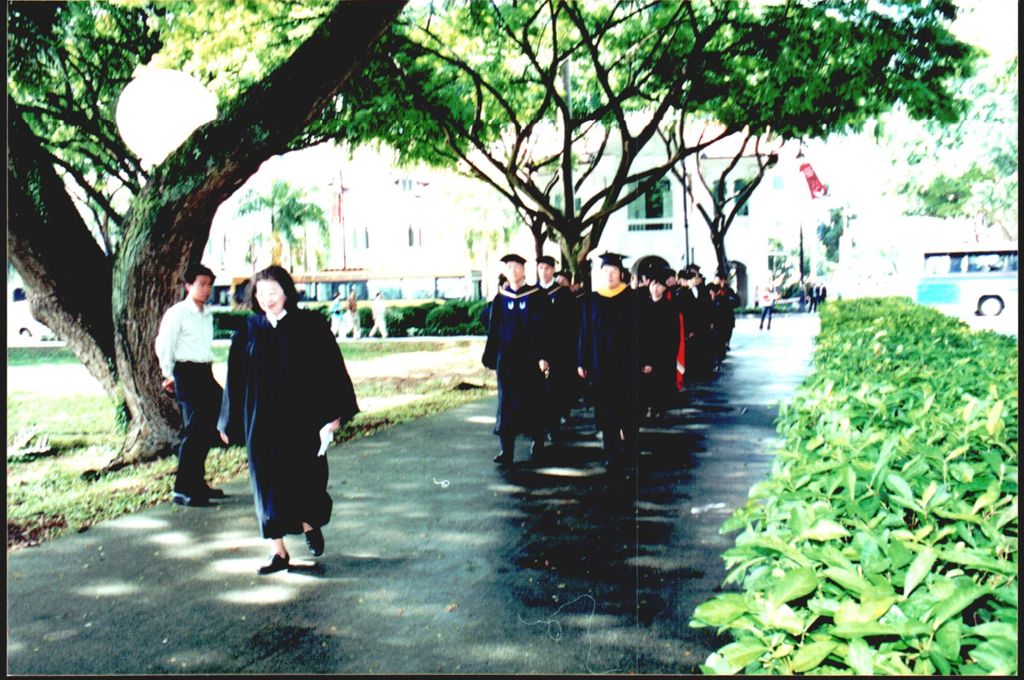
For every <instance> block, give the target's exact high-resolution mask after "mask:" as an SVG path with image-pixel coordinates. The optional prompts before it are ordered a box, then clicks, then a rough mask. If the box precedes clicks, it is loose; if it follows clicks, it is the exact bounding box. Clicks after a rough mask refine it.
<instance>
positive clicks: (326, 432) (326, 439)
mask: <svg viewBox="0 0 1024 680" xmlns="http://www.w3.org/2000/svg"><path fill="white" fill-rule="evenodd" d="M332 441H334V433H333V432H331V424H330V423H327V424H326V425H324V426H323V427H321V428H320V450H319V451H317V452H316V455H317V457H318V458H319V457H322V456H323V455H324V454H325V453H327V447H328V446H330V445H331V442H332Z"/></svg>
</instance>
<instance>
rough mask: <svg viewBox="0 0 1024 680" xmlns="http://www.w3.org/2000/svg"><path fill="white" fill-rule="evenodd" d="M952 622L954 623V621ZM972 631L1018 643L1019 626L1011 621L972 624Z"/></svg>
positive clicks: (990, 638)
mask: <svg viewBox="0 0 1024 680" xmlns="http://www.w3.org/2000/svg"><path fill="white" fill-rule="evenodd" d="M950 623H952V621H951V622H950ZM946 625H949V624H946ZM945 627H946V626H943V628H945ZM940 630H941V629H940ZM970 631H971V634H972V635H978V636H980V637H983V638H987V639H989V640H996V639H1000V640H1008V641H1010V642H1012V643H1014V644H1016V643H1017V626H1014V625H1012V624H1009V623H1003V622H1001V621H990V622H989V623H981V624H978V625H977V626H972V627H971V628H970ZM936 637H938V634H936Z"/></svg>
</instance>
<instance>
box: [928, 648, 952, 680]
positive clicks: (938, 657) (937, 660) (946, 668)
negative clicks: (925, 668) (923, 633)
mask: <svg viewBox="0 0 1024 680" xmlns="http://www.w3.org/2000/svg"><path fill="white" fill-rule="evenodd" d="M928 658H929V659H931V662H932V663H933V664H935V667H936V668H937V669H938V670H939V673H941V674H942V675H952V674H953V668H952V667H951V666H950V665H949V661H948V660H947V659H946V658H945V657H944V656H942V654H940V653H939V652H937V651H935V649H934V648H933V649H932V651H930V652H929V653H928Z"/></svg>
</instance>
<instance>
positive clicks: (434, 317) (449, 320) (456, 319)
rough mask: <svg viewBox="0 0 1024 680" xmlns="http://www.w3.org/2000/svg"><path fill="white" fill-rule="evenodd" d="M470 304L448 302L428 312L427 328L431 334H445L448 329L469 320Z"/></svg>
mask: <svg viewBox="0 0 1024 680" xmlns="http://www.w3.org/2000/svg"><path fill="white" fill-rule="evenodd" d="M468 311H469V307H468V305H460V304H458V303H455V302H446V303H445V304H443V305H441V306H440V307H438V308H436V309H432V310H430V312H429V313H428V314H427V318H426V324H425V329H426V331H427V333H429V334H431V335H443V334H444V332H445V331H446V330H449V329H451V328H454V327H456V326H459V325H462V324H465V323H467V322H468V321H469V314H468Z"/></svg>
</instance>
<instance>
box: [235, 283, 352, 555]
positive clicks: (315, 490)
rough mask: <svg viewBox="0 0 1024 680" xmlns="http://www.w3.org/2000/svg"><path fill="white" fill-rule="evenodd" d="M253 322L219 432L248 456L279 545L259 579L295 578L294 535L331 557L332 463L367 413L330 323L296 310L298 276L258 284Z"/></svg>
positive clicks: (239, 335)
mask: <svg viewBox="0 0 1024 680" xmlns="http://www.w3.org/2000/svg"><path fill="white" fill-rule="evenodd" d="M251 290H252V295H253V297H252V301H251V306H252V310H253V312H255V313H254V314H253V315H252V316H250V317H249V318H248V319H247V320H246V324H245V325H244V326H242V327H241V328H240V329H239V330H238V331H236V332H235V335H234V337H233V338H232V340H231V350H230V352H229V354H228V374H227V382H226V384H225V389H224V399H223V402H222V404H221V410H220V420H219V421H218V423H217V429H218V430H219V431H220V433H221V434H220V436H221V439H222V440H223V441H224V443H225V444H227V443H229V442H242V441H244V442H245V444H246V449H247V450H248V453H249V478H250V481H251V482H252V491H253V501H254V504H255V508H256V518H257V520H258V521H259V525H260V536H262V537H263V538H266V539H269V540H270V541H271V543H272V545H273V553H272V554H271V556H270V559H269V560H268V561H267V562H266V563H265V564H263V565H262V566H261V567H260V568H259V569H258V570H257V571H258V573H259V574H271V573H273V572H276V571H281V570H284V569H287V568H288V566H289V563H290V562H289V560H290V558H289V554H288V550H287V548H286V547H285V543H284V537H285V535H286V534H298V533H303V534H305V538H306V546H307V547H308V548H309V551H310V552H311V553H312V554H313V555H314V556H318V555H321V554H323V551H324V536H323V532H322V531H321V527H322V526H324V525H325V524H327V523H328V521H330V517H331V508H332V505H333V502H332V500H331V497H330V495H329V494H328V493H327V473H328V470H327V458H326V456H325V455H324V454H325V453H326V450H327V445H328V443H329V442H330V440H331V437H332V434H333V433H334V432H336V431H337V430H338V428H340V427H341V425H342V424H343V423H345V422H347V421H348V420H350V419H351V418H352V417H353V416H355V414H357V413H358V412H359V405H358V404H357V403H356V395H355V390H354V389H353V387H352V380H351V378H350V377H349V375H348V371H347V370H346V368H345V359H344V357H343V356H342V354H341V351H340V350H339V348H338V342H337V339H336V338H335V337H334V336H333V335H332V334H331V332H330V329H329V328H328V326H327V322H326V320H325V319H324V318H323V316H322V315H320V314H319V313H318V312H315V311H311V310H303V309H299V307H298V299H299V296H298V293H297V292H296V290H295V283H294V281H293V280H292V277H291V275H290V274H289V273H288V272H287V271H286V270H285V269H283V268H282V267H279V266H276V265H274V266H270V267H267V268H266V269H263V270H261V271H259V272H257V273H256V274H255V275H254V276H253V285H252V286H251Z"/></svg>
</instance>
